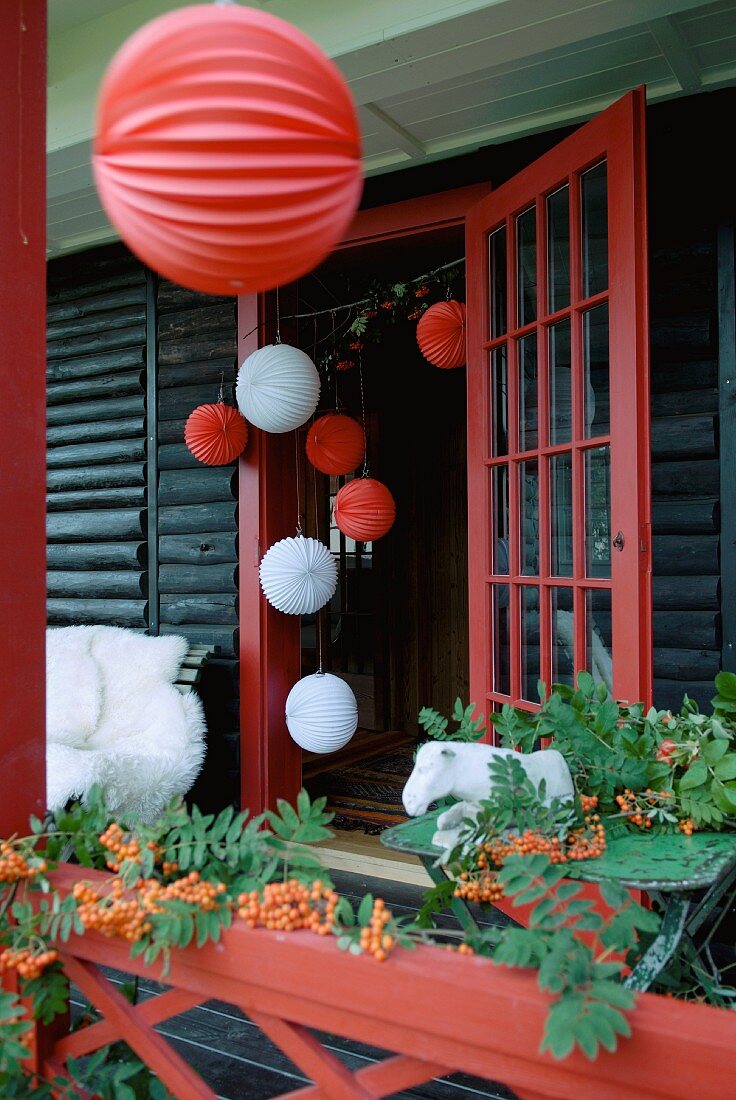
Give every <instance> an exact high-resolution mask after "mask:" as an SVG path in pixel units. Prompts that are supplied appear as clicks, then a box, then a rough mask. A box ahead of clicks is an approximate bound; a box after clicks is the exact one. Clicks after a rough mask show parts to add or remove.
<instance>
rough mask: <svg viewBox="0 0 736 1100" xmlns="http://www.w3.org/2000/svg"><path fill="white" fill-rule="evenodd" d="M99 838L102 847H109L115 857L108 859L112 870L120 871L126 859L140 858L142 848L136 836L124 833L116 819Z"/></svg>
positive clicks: (135, 860)
mask: <svg viewBox="0 0 736 1100" xmlns="http://www.w3.org/2000/svg"><path fill="white" fill-rule="evenodd" d="M99 840H100V844H101V845H102V847H103V848H107V850H108V851H109V852H111V853H112V855H113V857H114V858H113V859H108V860H107V866H108V867H109V868H110V870H111V871H116V872H117V871H119V870H120V865H121V863H123V861H124V860H126V859H127V860H132V861H133V862H134V863H137V862H138V861H139V860H140V855H141V849H140V845H139V843H138V841H137V840H136V838H135V837H131V836H129V835H127V834H126V833H124V832H123V830H122V829H121V828H120V826H119V825H118V824H117V823H116V822H114V821H113V822H112V824H111V825H108V827H107V828H106V829H105V831H104V833H101V834H100V837H99ZM154 847H155V845H154Z"/></svg>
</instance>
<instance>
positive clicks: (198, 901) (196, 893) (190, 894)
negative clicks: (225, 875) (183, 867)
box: [136, 871, 227, 913]
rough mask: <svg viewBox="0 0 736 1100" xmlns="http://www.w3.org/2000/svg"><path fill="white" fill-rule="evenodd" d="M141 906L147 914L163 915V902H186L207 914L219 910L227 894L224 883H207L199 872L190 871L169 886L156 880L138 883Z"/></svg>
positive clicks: (142, 880) (147, 879)
mask: <svg viewBox="0 0 736 1100" xmlns="http://www.w3.org/2000/svg"><path fill="white" fill-rule="evenodd" d="M136 890H137V891H138V894H139V898H140V904H141V905H142V906H143V909H144V910H145V911H146V912H147V913H163V912H164V908H163V905H162V902H166V901H184V902H186V903H187V904H188V905H196V906H197V908H198V909H201V910H202V911H203V912H205V913H210V912H212V910H213V909H217V906H218V904H219V900H220V898H221V897H222V895H223V894H224V893H225V892H226V890H227V886H226V885H225V883H224V882H207V881H206V880H205V879H203V878H201V876H200V874H199V871H190V872H189V874H188V875H184V876H183V877H182V878H178V879H175V880H174V881H173V882H170V883H168V885H166V886H163V885H162V883H160V882H159V881H158V879H155V878H143V879H141V880H140V881H139V882H138V883H136Z"/></svg>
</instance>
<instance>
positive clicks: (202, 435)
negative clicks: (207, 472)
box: [184, 401, 248, 466]
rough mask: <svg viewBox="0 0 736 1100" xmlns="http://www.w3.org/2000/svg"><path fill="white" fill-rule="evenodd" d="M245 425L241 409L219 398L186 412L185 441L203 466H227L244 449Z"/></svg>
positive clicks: (245, 439) (246, 436) (245, 440)
mask: <svg viewBox="0 0 736 1100" xmlns="http://www.w3.org/2000/svg"><path fill="white" fill-rule="evenodd" d="M247 440H248V425H247V424H246V422H245V420H244V418H243V416H242V415H241V413H239V412H238V410H237V409H233V408H232V407H231V406H230V405H225V404H224V403H223V402H222V401H219V402H218V403H217V404H216V405H200V406H199V407H198V408H196V409H195V410H194V412H192V413H190V414H189V419H188V420H187V422H186V424H185V426H184V442H185V443H186V445H187V447H188V448H189V450H190V451H191V452H192V454H193V455H194V457H195V458H198V459H199V461H200V462H204V463H205V465H206V466H226V465H227V463H228V462H232V460H233V459H234V458H237V457H238V455H239V454H240V453H241V452H242V451H243V448H244V447H245V444H246V442H247Z"/></svg>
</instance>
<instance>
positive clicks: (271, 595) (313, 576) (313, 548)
mask: <svg viewBox="0 0 736 1100" xmlns="http://www.w3.org/2000/svg"><path fill="white" fill-rule="evenodd" d="M260 577H261V588H262V589H263V594H264V596H265V597H266V599H267V600H268V602H269V603H270V604H273V606H274V607H275V608H276V610H277V611H283V612H284V613H285V614H286V615H311V614H313V613H314V612H315V611H319V609H320V607H324V606H325V604H326V603H327V601H328V600H329V599H330V598H331V596H332V594H333V593H334V591H335V589H336V588H337V566H336V565H335V559H334V557H333V555H332V554H331V553H330V551H329V550H328V549H327V547H326V546H325V544H324V543H323V542H319V541H318V540H317V539H308V538H305V537H304V536H303V535H297V536H296V538H293V539H281V541H280V542H275V543H274V544H273V546H272V547H271V548H270V549H269V550H267V551H266V553H265V554H264V555H263V557H262V559H261V567H260Z"/></svg>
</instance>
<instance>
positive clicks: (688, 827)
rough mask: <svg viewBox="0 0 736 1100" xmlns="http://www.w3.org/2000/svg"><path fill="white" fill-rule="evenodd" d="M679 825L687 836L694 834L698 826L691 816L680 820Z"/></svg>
mask: <svg viewBox="0 0 736 1100" xmlns="http://www.w3.org/2000/svg"><path fill="white" fill-rule="evenodd" d="M677 827H678V829H679V830H680V832H681V833H684V835H685V836H692V835H693V833H694V832H695V830H696V828H697V825H696V824H695V823H694V821H693V819H692V818H691V817H686V818H685V820H684V821H680V822H679V823H678V826H677Z"/></svg>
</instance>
